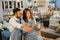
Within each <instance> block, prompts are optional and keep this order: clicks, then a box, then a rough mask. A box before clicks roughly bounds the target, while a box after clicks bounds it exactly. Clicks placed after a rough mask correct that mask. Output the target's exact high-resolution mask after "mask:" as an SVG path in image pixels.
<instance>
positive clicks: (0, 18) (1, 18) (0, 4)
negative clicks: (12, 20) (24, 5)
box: [0, 0, 3, 22]
mask: <svg viewBox="0 0 60 40" xmlns="http://www.w3.org/2000/svg"><path fill="white" fill-rule="evenodd" d="M2 21H3V12H2V0H0V22H2Z"/></svg>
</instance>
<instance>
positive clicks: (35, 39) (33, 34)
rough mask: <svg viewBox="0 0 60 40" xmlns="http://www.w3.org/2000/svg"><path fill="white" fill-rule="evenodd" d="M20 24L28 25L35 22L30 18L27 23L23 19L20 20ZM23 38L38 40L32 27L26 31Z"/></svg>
mask: <svg viewBox="0 0 60 40" xmlns="http://www.w3.org/2000/svg"><path fill="white" fill-rule="evenodd" d="M22 24H24V25H26V26H29V27H30V26H31V25H32V24H35V21H34V20H31V21H29V22H28V23H26V22H25V21H24V20H22ZM25 40H38V38H37V34H36V30H35V29H33V30H32V31H31V32H29V33H27V34H26V36H25Z"/></svg>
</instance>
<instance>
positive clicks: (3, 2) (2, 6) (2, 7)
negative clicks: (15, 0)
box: [2, 1, 4, 9]
mask: <svg viewBox="0 0 60 40" xmlns="http://www.w3.org/2000/svg"><path fill="white" fill-rule="evenodd" d="M2 9H4V1H2Z"/></svg>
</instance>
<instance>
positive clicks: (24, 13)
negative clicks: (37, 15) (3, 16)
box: [23, 8, 33, 22]
mask: <svg viewBox="0 0 60 40" xmlns="http://www.w3.org/2000/svg"><path fill="white" fill-rule="evenodd" d="M27 11H29V12H30V14H31V19H32V20H33V17H32V13H31V11H30V9H28V8H25V9H24V10H23V20H24V21H25V22H28V20H27V16H26V13H27Z"/></svg>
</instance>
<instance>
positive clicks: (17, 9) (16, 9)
mask: <svg viewBox="0 0 60 40" xmlns="http://www.w3.org/2000/svg"><path fill="white" fill-rule="evenodd" d="M17 11H21V9H19V8H15V9H13V15H14V14H15V13H16V12H17Z"/></svg>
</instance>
